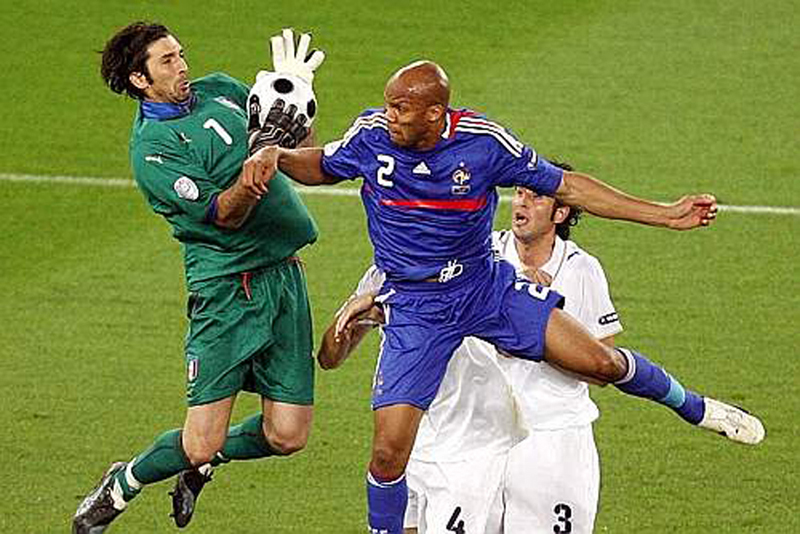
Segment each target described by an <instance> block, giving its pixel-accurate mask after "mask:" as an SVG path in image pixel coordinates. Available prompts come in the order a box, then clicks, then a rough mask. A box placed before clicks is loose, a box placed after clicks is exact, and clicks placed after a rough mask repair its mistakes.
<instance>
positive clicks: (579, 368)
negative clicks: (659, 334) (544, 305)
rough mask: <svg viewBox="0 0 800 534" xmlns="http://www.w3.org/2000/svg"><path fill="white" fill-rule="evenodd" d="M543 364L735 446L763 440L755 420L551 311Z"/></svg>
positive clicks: (759, 425)
mask: <svg viewBox="0 0 800 534" xmlns="http://www.w3.org/2000/svg"><path fill="white" fill-rule="evenodd" d="M545 359H546V360H547V361H548V362H550V363H553V364H556V365H558V366H559V367H562V368H563V369H566V370H568V371H571V372H574V373H577V374H579V375H581V376H584V377H587V378H589V379H591V380H593V381H597V382H599V383H600V384H614V385H615V386H616V387H617V388H618V389H619V390H620V391H622V392H624V393H627V394H629V395H634V396H637V397H643V398H646V399H650V400H652V401H654V402H657V403H659V404H663V405H664V406H667V407H668V408H670V409H672V410H673V411H675V412H676V413H677V414H678V415H679V416H680V417H681V418H683V419H684V420H685V421H687V422H689V423H691V424H693V425H697V426H700V427H701V428H706V429H709V430H712V431H714V432H718V433H720V434H722V435H724V436H726V437H728V438H729V439H731V440H733V441H737V442H740V443H746V444H751V445H754V444H757V443H759V442H760V441H761V440H762V439H763V438H764V427H763V425H762V424H761V421H759V420H758V419H757V418H756V417H754V416H752V415H750V414H749V413H747V412H745V411H744V410H741V409H739V408H736V407H734V406H730V405H727V404H724V403H721V402H719V401H715V400H713V399H705V398H704V397H702V396H701V395H699V394H697V393H695V392H693V391H691V390H689V389H686V388H684V387H683V385H681V383H680V382H679V381H677V380H676V379H675V378H674V377H672V376H671V375H670V374H669V373H667V372H666V371H665V370H664V369H663V368H661V367H660V366H658V365H656V364H655V363H653V362H652V361H650V360H649V359H648V358H646V357H645V356H643V355H642V354H640V353H638V352H636V351H633V350H631V349H625V348H611V347H608V346H606V345H604V344H602V343H600V342H599V341H598V340H597V339H595V338H594V337H593V336H592V335H591V334H590V333H589V332H588V331H587V330H586V329H585V328H583V326H582V325H581V324H580V323H578V322H577V321H576V320H575V319H573V318H571V317H570V316H569V315H568V314H566V313H565V312H563V311H561V310H553V312H552V314H551V316H550V319H549V320H548V323H547V330H546V348H545ZM707 401H708V402H707ZM712 401H713V402H712Z"/></svg>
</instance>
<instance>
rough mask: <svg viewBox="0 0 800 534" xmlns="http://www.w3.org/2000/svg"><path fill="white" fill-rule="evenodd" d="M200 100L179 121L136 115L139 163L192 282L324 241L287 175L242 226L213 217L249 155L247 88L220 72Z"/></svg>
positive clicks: (200, 83)
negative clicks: (214, 204) (214, 207)
mask: <svg viewBox="0 0 800 534" xmlns="http://www.w3.org/2000/svg"><path fill="white" fill-rule="evenodd" d="M192 91H193V93H194V95H195V102H194V104H193V106H192V107H191V111H190V112H189V113H188V114H186V115H184V116H182V117H179V118H174V119H166V120H158V119H151V118H145V117H143V115H142V112H141V109H140V110H139V111H138V112H137V114H136V117H135V119H134V124H133V131H132V133H131V141H130V155H131V165H132V167H133V173H134V177H135V179H136V182H137V183H138V185H139V188H140V189H141V190H142V192H143V193H144V195H145V197H146V198H147V201H148V202H149V203H150V206H151V207H152V208H153V210H154V211H155V212H156V213H159V214H161V215H163V216H164V218H166V219H167V221H168V222H169V223H170V225H172V229H173V235H174V236H175V238H176V239H177V240H178V241H180V242H181V244H182V247H183V254H184V262H185V269H186V281H187V285H188V287H189V289H190V290H191V289H192V286H193V284H195V283H196V282H200V281H203V280H208V279H210V278H215V277H218V276H224V275H228V274H233V273H239V272H245V271H252V270H255V269H258V268H261V267H265V266H269V265H273V264H276V263H279V262H281V261H282V260H285V259H286V258H288V257H290V256H292V255H293V254H295V252H297V250H299V249H300V248H302V247H303V246H305V245H307V244H309V243H313V242H314V241H315V240H316V239H317V227H316V224H315V223H314V220H313V219H312V218H311V215H310V213H309V212H308V209H307V208H306V207H305V205H304V204H303V202H302V201H301V200H300V197H299V196H298V194H297V192H296V191H295V190H294V188H293V187H292V185H291V183H290V180H289V178H287V177H286V176H284V175H283V174H281V173H280V172H279V173H278V174H276V176H275V177H274V178H273V179H272V180H271V181H270V184H269V193H267V195H265V196H264V198H263V199H262V200H261V201H260V202H259V203H258V204H257V205H256V206H255V207H254V208H253V209H252V210H251V212H250V215H249V217H248V219H247V220H246V221H245V223H244V224H243V225H242V226H241V227H240V228H238V229H236V230H226V229H223V228H219V227H218V226H216V225H215V224H214V223H213V222H212V221H211V220H210V219H211V218H212V216H213V214H212V213H210V211H211V210H210V209H209V207H210V205H211V202H212V199H213V198H214V197H215V196H216V195H218V194H219V193H221V192H222V191H224V190H225V189H227V188H228V187H230V186H231V185H232V184H233V182H234V181H235V180H236V179H237V178H238V176H239V174H240V173H241V170H242V164H243V163H244V160H245V159H246V158H247V112H246V105H247V104H246V103H247V95H248V92H249V89H248V87H247V86H246V85H244V84H243V83H241V82H239V81H238V80H235V79H234V78H231V77H230V76H227V75H225V74H221V73H217V74H211V75H209V76H205V77H203V78H200V79H198V80H195V81H194V82H192Z"/></svg>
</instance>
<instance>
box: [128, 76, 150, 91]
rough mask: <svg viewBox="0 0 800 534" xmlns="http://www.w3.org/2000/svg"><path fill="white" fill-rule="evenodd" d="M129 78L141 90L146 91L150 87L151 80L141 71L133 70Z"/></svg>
mask: <svg viewBox="0 0 800 534" xmlns="http://www.w3.org/2000/svg"><path fill="white" fill-rule="evenodd" d="M128 80H130V82H131V83H132V84H133V86H134V87H136V88H137V89H139V90H140V91H144V90H145V89H147V88H148V87H150V81H149V80H148V79H147V76H146V75H144V74H143V73H141V72H131V73H130V74H129V75H128Z"/></svg>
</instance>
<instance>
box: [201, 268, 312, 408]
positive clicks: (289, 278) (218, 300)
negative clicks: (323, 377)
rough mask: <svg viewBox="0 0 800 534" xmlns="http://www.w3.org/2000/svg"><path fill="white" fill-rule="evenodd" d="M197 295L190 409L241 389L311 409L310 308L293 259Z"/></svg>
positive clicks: (208, 286) (205, 286) (216, 282)
mask: <svg viewBox="0 0 800 534" xmlns="http://www.w3.org/2000/svg"><path fill="white" fill-rule="evenodd" d="M194 289H195V291H193V292H192V293H190V295H189V302H188V307H187V308H188V310H187V311H188V315H189V320H190V322H189V332H188V333H187V335H186V351H185V355H186V372H187V377H186V378H187V388H186V397H187V401H188V404H189V406H197V405H201V404H208V403H210V402H214V401H217V400H220V399H224V398H226V397H230V396H231V395H234V394H236V393H238V392H239V391H250V392H253V393H258V394H259V395H261V396H263V397H266V398H268V399H271V400H274V401H278V402H286V403H290V404H302V405H310V404H313V403H314V359H313V354H312V325H311V309H310V306H309V303H308V291H307V289H306V281H305V275H304V273H303V267H302V264H301V263H300V261H299V260H298V259H296V258H292V259H290V260H287V261H285V262H282V263H280V264H278V265H275V266H271V267H267V268H264V269H261V270H258V271H254V272H252V273H240V274H237V275H232V276H224V277H219V278H214V279H211V280H208V281H205V282H200V283H198V284H197V285H196V287H195V288H194Z"/></svg>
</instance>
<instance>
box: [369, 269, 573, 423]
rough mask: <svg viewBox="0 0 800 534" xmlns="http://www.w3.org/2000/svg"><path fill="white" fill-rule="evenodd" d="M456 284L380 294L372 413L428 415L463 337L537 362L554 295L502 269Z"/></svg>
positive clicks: (394, 288)
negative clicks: (403, 410) (394, 408)
mask: <svg viewBox="0 0 800 534" xmlns="http://www.w3.org/2000/svg"><path fill="white" fill-rule="evenodd" d="M459 278H461V277H459ZM459 278H457V279H455V280H451V281H449V282H447V283H444V284H441V283H436V282H417V283H413V284H388V285H387V286H385V288H384V291H383V295H382V296H381V298H382V299H383V303H384V306H385V312H386V325H385V326H384V328H383V341H382V343H381V351H380V356H379V359H378V365H377V369H376V371H375V380H374V384H373V390H372V408H373V409H377V408H380V407H382V406H390V405H393V404H411V405H412V406H416V407H418V408H420V409H422V410H427V409H428V406H430V404H431V402H433V399H434V397H435V396H436V392H437V391H438V390H439V384H441V382H442V378H443V377H444V373H445V371H446V370H447V364H448V362H449V361H450V357H451V356H452V355H453V352H455V350H456V349H457V348H458V346H459V345H460V344H461V341H462V340H463V339H464V338H465V337H467V336H475V337H478V338H481V339H483V340H485V341H488V342H489V343H492V344H493V345H495V346H497V348H498V349H500V350H502V351H504V352H507V353H509V354H511V355H513V356H517V357H520V358H525V359H529V360H535V361H541V360H542V358H543V357H544V339H545V329H546V328H547V321H548V319H549V318H550V313H551V312H552V310H553V308H560V307H562V306H563V303H564V298H563V297H562V296H561V295H559V294H558V293H557V292H555V291H553V290H551V289H550V288H547V287H543V286H539V285H537V284H533V283H531V282H528V281H527V280H521V279H519V278H517V276H516V273H515V271H514V267H512V266H511V265H510V264H509V263H507V262H505V261H499V262H491V264H490V267H488V268H486V269H479V270H478V271H477V272H473V273H465V275H464V277H463V278H464V280H460V279H459ZM454 282H457V283H456V284H454Z"/></svg>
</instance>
